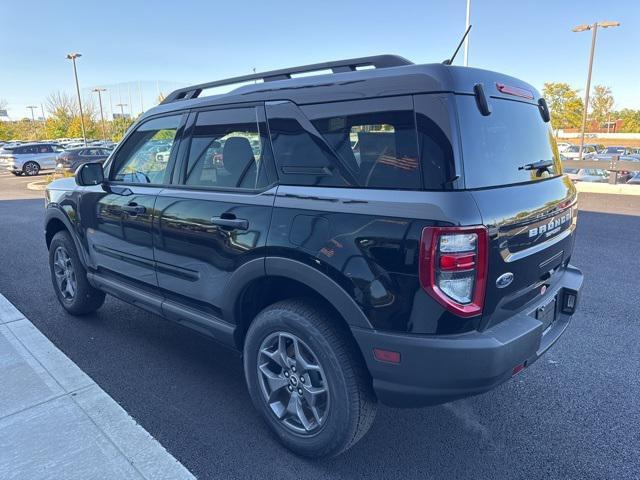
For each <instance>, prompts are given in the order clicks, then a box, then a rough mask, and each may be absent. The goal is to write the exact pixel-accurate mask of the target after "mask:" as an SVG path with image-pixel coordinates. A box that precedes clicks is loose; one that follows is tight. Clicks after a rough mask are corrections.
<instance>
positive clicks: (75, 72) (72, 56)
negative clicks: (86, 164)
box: [67, 53, 87, 147]
mask: <svg viewBox="0 0 640 480" xmlns="http://www.w3.org/2000/svg"><path fill="white" fill-rule="evenodd" d="M81 56H82V54H81V53H68V54H67V60H71V61H72V62H73V76H74V77H75V79H76V92H77V93H78V107H79V108H80V127H81V128H82V140H83V141H84V145H85V147H86V146H87V135H86V133H85V131H84V116H83V115H82V99H81V98H80V85H79V84H78V70H77V69H76V58H80V57H81Z"/></svg>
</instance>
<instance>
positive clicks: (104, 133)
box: [91, 87, 107, 141]
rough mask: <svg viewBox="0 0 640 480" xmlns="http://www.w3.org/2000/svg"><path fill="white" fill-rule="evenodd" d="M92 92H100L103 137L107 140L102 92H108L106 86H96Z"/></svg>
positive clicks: (99, 102) (99, 101)
mask: <svg viewBox="0 0 640 480" xmlns="http://www.w3.org/2000/svg"><path fill="white" fill-rule="evenodd" d="M91 91H92V92H96V93H97V94H98V104H99V105H100V121H101V122H102V139H103V140H104V141H106V140H107V129H106V128H105V126H104V113H102V92H106V91H107V89H106V88H100V87H97V88H94V89H93V90H91Z"/></svg>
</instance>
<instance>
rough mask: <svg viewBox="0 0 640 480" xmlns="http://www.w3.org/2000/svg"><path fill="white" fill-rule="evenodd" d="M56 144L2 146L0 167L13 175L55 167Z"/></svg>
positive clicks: (57, 151)
mask: <svg viewBox="0 0 640 480" xmlns="http://www.w3.org/2000/svg"><path fill="white" fill-rule="evenodd" d="M58 153H60V148H59V147H58V145H55V144H52V143H26V144H22V145H18V146H17V147H9V148H7V147H6V146H4V147H3V148H2V150H0V167H3V168H6V169H7V170H9V171H10V172H11V173H13V174H14V175H22V174H24V175H29V176H33V175H37V174H38V173H40V170H49V169H54V168H56V157H57V156H58Z"/></svg>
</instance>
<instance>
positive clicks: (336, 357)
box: [244, 299, 376, 457]
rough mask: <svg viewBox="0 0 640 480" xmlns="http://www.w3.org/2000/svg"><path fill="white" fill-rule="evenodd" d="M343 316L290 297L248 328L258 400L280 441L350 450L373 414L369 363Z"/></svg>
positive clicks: (247, 356) (249, 374) (311, 452)
mask: <svg viewBox="0 0 640 480" xmlns="http://www.w3.org/2000/svg"><path fill="white" fill-rule="evenodd" d="M338 320H339V319H333V318H331V313H329V312H327V311H326V310H325V309H324V308H322V307H321V306H319V305H317V304H315V303H314V302H311V301H306V300H301V299H295V300H285V301H282V302H278V303H276V304H274V305H271V306H269V307H267V308H266V309H265V310H263V311H262V312H261V313H260V314H258V316H257V317H256V318H255V320H254V321H253V322H252V324H251V326H250V328H249V331H248V332H247V338H246V341H245V346H244V371H245V377H246V380H247V386H248V389H249V393H250V395H251V398H252V400H253V403H254V405H255V406H256V408H257V409H258V410H259V411H260V412H261V414H262V416H263V417H264V419H265V420H266V422H267V424H268V425H269V427H270V428H271V429H272V430H273V431H274V432H275V433H276V435H277V436H278V438H279V440H280V441H281V442H282V443H283V444H284V445H285V446H286V447H288V448H289V449H291V450H292V451H294V452H295V453H297V454H299V455H303V456H306V457H324V456H333V455H338V454H340V453H342V452H344V451H345V450H347V449H348V448H350V447H351V446H352V445H354V444H355V443H356V442H357V441H358V440H359V439H360V438H362V436H363V435H364V434H365V433H366V432H367V431H368V430H369V428H370V427H371V425H372V423H373V420H374V418H375V413H376V400H375V395H374V394H373V391H372V388H371V384H370V379H369V377H368V374H367V371H366V368H365V366H364V365H363V361H362V359H361V358H360V356H359V352H358V351H357V346H356V345H355V344H354V343H353V340H352V339H350V338H349V336H348V330H347V329H346V328H340V325H339V324H336V323H334V322H337V321H338Z"/></svg>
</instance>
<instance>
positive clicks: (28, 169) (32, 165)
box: [22, 162, 40, 177]
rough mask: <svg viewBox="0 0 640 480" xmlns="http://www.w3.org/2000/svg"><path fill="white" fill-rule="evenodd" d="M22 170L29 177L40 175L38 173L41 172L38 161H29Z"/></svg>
mask: <svg viewBox="0 0 640 480" xmlns="http://www.w3.org/2000/svg"><path fill="white" fill-rule="evenodd" d="M22 171H23V172H24V174H25V175H28V176H29V177H33V176H35V175H38V173H40V165H38V164H37V163H36V162H27V163H25V164H24V166H23V167H22Z"/></svg>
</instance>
